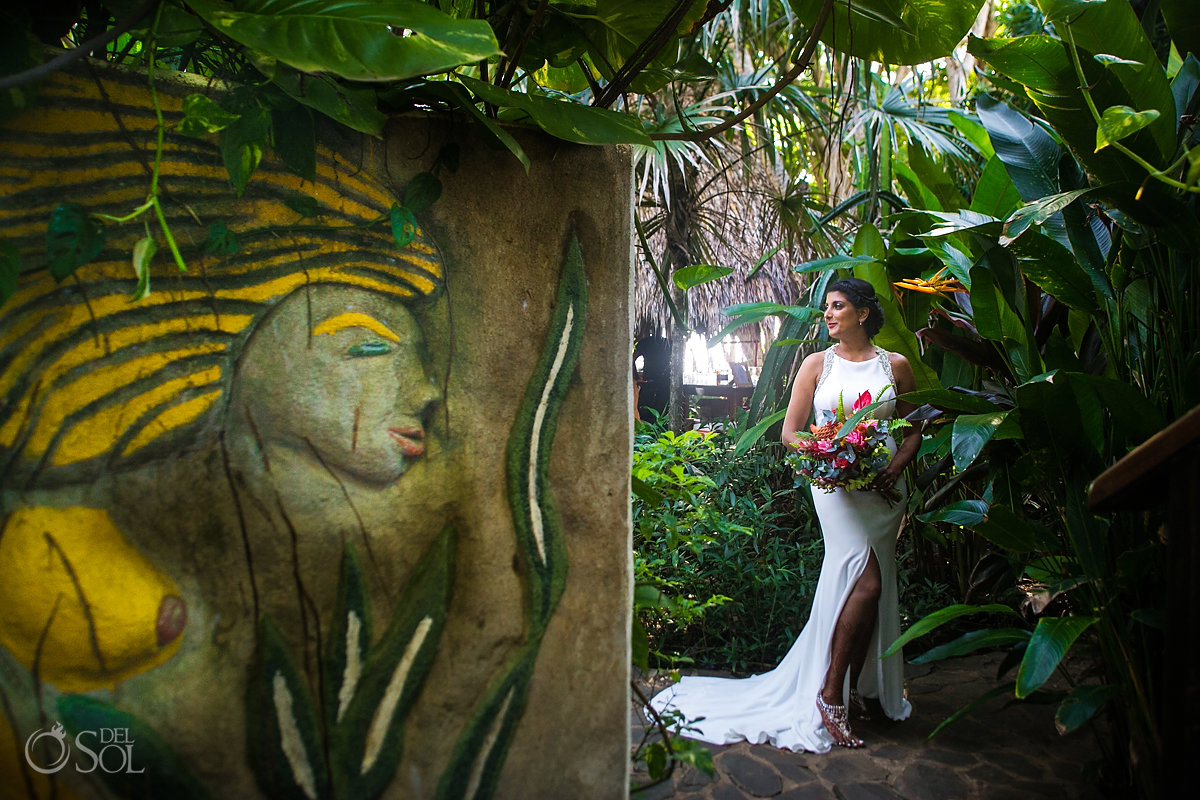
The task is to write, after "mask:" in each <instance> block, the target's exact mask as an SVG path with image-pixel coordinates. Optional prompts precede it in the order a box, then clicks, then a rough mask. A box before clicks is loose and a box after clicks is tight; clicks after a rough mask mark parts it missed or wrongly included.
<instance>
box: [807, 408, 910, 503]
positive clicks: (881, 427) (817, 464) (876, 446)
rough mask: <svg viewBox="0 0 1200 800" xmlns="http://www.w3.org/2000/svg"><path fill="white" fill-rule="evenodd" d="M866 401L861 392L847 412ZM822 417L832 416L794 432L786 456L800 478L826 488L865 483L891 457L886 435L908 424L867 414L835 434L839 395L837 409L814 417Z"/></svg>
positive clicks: (842, 414)
mask: <svg viewBox="0 0 1200 800" xmlns="http://www.w3.org/2000/svg"><path fill="white" fill-rule="evenodd" d="M884 391H886V387H885V389H884ZM880 394H883V392H882V391H881V392H880ZM870 404H871V393H870V392H869V391H868V392H863V393H862V394H860V395H859V396H858V399H856V400H855V401H854V403H853V404H852V405H851V407H850V411H851V414H857V413H858V412H859V411H861V410H863V409H864V408H866V407H867V406H869V405H870ZM826 416H832V419H830V420H829V421H827V422H825V423H824V424H821V425H810V426H809V432H808V433H805V432H802V431H800V432H797V433H796V442H795V445H794V447H795V450H794V452H792V453H789V454H788V457H787V459H788V463H790V464H791V465H792V467H793V468H794V469H795V470H796V472H797V474H798V476H799V478H800V480H803V481H806V482H807V483H810V484H812V485H813V486H816V487H818V488H820V489H824V490H826V491H833V490H835V489H847V490H853V489H862V488H865V487H867V486H869V485H870V483H871V481H873V480H874V479H875V476H876V475H878V474H879V471H880V470H882V469H883V468H884V467H886V466H887V464H888V462H889V461H890V460H891V457H892V455H891V451H890V450H889V449H888V446H887V443H886V442H887V438H888V436H890V435H891V434H892V433H893V432H894V431H896V430H897V429H899V428H903V427H905V426H907V425H908V423H907V422H905V421H904V420H902V419H876V418H875V417H873V416H870V415H868V416H865V417H863V418H862V419H860V420H859V421H858V422H857V423H856V424H855V426H854V427H853V428H851V429H850V430H849V431H847V432H846V434H845V435H844V436H838V433H839V432H840V431H841V429H842V428H843V427H844V426H845V424H846V419H847V416H846V407H845V403H844V402H843V400H842V398H841V396H839V397H838V405H837V408H833V409H829V411H827V412H825V411H822V412H821V413H820V414H819V415H818V419H820V418H822V417H826Z"/></svg>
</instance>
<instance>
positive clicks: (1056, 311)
mask: <svg viewBox="0 0 1200 800" xmlns="http://www.w3.org/2000/svg"><path fill="white" fill-rule="evenodd" d="M1039 6H1040V9H1041V13H1042V14H1044V30H1041V31H1039V32H1035V33H1032V34H1029V35H1026V36H1021V37H1018V38H1015V39H1003V38H997V39H986V40H984V39H972V40H971V43H970V50H971V52H972V53H974V54H975V55H976V56H977V57H978V58H979V59H980V60H981V61H983V62H984V63H986V64H987V65H988V66H989V67H990V68H991V69H992V70H994V72H993V73H990V74H989V76H988V77H987V81H988V82H989V84H990V86H991V88H992V90H993V92H995V94H996V95H997V96H999V97H1002V98H1009V99H1010V100H1012V104H1009V103H1006V102H1003V100H1000V99H996V97H992V96H988V95H980V96H979V97H978V100H977V109H978V118H979V123H978V124H975V123H972V122H971V120H970V119H969V118H967V117H965V116H963V117H959V118H955V124H956V125H957V126H959V127H960V129H962V130H963V131H964V133H965V134H967V135H969V136H970V137H971V138H972V141H973V142H975V143H976V146H977V147H978V149H979V151H980V152H981V153H982V154H983V156H984V157H985V159H986V161H985V163H984V167H983V170H982V172H981V174H980V177H979V179H978V180H977V181H976V182H975V184H974V186H973V187H970V186H968V187H967V188H968V189H969V190H970V191H969V192H966V193H964V192H963V191H962V190H961V187H959V188H957V189H956V191H949V189H950V188H954V187H950V186H947V187H946V190H943V191H938V190H937V188H936V187H937V184H938V183H942V182H943V180H944V179H943V178H941V177H939V176H937V175H932V177H933V179H934V180H933V182H932V183H933V185H931V181H930V180H929V177H930V175H929V174H926V175H922V174H920V173H919V171H917V170H914V171H913V172H914V176H911V177H910V179H909V180H907V181H905V182H904V183H907V184H909V185H907V186H906V187H905V189H904V191H905V194H906V195H907V197H908V200H909V202H910V203H911V205H912V206H913V208H914V209H916V210H914V211H912V212H909V213H905V214H902V215H899V216H898V217H896V218H895V220H894V223H893V225H892V227H891V229H890V230H888V231H887V232H886V233H887V235H886V237H884V236H883V235H880V233H878V232H876V231H874V230H873V229H872V228H870V227H869V226H863V227H862V228H860V230H859V232H858V235H857V236H856V238H855V243H854V246H853V247H852V248H851V249H850V253H849V254H848V255H845V256H840V257H838V258H835V259H826V260H823V261H822V262H815V263H813V264H810V265H806V266H805V268H806V269H810V270H818V271H827V270H829V269H830V268H833V267H840V268H843V269H845V270H847V271H852V272H853V273H854V274H856V275H858V276H860V277H863V278H865V279H867V280H869V281H871V282H872V283H873V284H874V285H875V286H876V289H877V291H879V292H880V293H881V294H882V295H883V296H884V297H885V301H888V302H890V303H891V305H890V307H889V308H888V309H887V310H886V313H887V315H888V316H889V318H891V319H895V320H896V321H897V328H896V329H894V330H892V331H891V332H890V333H889V332H886V331H885V335H886V338H887V340H888V341H887V343H884V342H883V341H881V344H883V346H885V347H887V348H888V349H898V348H897V345H898V346H900V347H906V346H907V347H909V349H908V350H901V352H905V353H906V354H907V355H909V358H910V360H915V362H914V363H915V364H916V363H919V364H920V366H918V367H917V371H918V381H919V384H921V385H920V386H919V390H918V391H917V392H914V393H912V394H910V395H909V396H908V398H907V399H909V400H911V401H912V402H914V403H917V404H918V405H921V407H920V408H919V409H918V411H917V412H916V415H915V416H916V417H917V418H922V419H925V420H927V422H928V423H929V427H928V430H927V435H928V438H927V441H926V442H925V444H924V446H923V448H922V452H921V465H922V466H921V469H920V470H919V471H918V472H919V474H918V475H917V477H916V479H915V481H914V485H915V486H916V491H915V492H914V494H913V498H912V503H913V505H914V510H916V511H917V512H919V513H918V514H917V517H916V520H917V523H918V532H919V536H920V539H922V540H925V541H927V542H928V541H932V542H935V543H937V546H938V548H939V551H940V552H942V553H953V554H954V556H955V557H956V558H959V559H960V561H959V563H958V564H957V565H955V566H954V569H953V572H954V574H955V576H956V579H957V582H958V585H959V587H960V591H961V592H962V596H963V597H964V598H967V597H968V596H969V599H970V602H969V603H963V604H956V605H954V606H951V607H949V608H946V609H943V610H941V611H938V612H936V613H934V614H932V615H930V616H929V617H927V618H926V619H924V620H922V621H920V622H918V623H917V624H915V625H913V626H912V627H911V628H910V629H909V630H908V631H907V632H906V633H905V634H904V635H903V636H902V637H901V639H900V640H899V641H897V642H896V643H895V645H894V646H893V647H894V648H898V647H899V646H901V645H903V644H905V643H906V642H911V641H912V640H914V639H915V638H917V637H919V636H921V635H923V634H925V633H927V632H929V631H931V630H933V629H934V628H936V627H937V626H938V625H940V624H943V623H946V622H949V621H951V620H960V621H961V618H964V617H965V616H967V615H972V614H978V613H981V612H990V613H993V614H996V615H998V616H995V617H993V618H994V619H996V620H998V621H999V624H1000V627H997V628H991V627H987V628H981V629H979V630H973V631H969V632H968V633H966V634H964V635H962V636H961V637H959V638H957V639H955V640H953V641H951V642H948V643H945V644H942V645H939V646H938V647H936V648H934V649H933V650H931V651H930V652H928V653H926V654H925V655H924V656H922V657H921V658H922V660H932V659H936V658H944V657H948V656H954V655H961V654H964V653H968V652H971V651H974V650H977V649H979V648H982V647H1003V648H1006V649H1008V650H1009V656H1008V658H1007V659H1006V660H1005V662H1004V668H1003V670H1002V674H1003V675H1004V676H1007V678H1006V682H1005V683H1004V684H1003V685H1001V686H999V687H997V688H996V689H994V690H992V691H991V692H989V693H988V694H987V695H985V696H984V697H983V698H980V701H982V700H985V699H987V698H988V697H992V696H995V695H997V694H1005V693H1008V694H1013V695H1015V697H1016V698H1018V699H1025V698H1041V699H1053V700H1054V701H1055V702H1057V703H1058V709H1057V712H1056V724H1057V725H1058V727H1059V729H1060V731H1062V732H1064V733H1066V732H1070V731H1072V730H1075V729H1077V728H1079V727H1081V726H1083V725H1085V724H1086V723H1087V722H1088V721H1089V720H1091V719H1092V718H1093V717H1094V715H1095V714H1096V713H1097V712H1098V711H1099V710H1101V709H1106V710H1107V713H1108V717H1109V720H1110V725H1109V726H1108V727H1109V730H1110V731H1111V736H1110V737H1109V738H1108V739H1107V740H1105V741H1106V743H1107V746H1106V751H1107V755H1108V757H1109V763H1110V767H1111V769H1112V771H1111V773H1110V774H1109V776H1108V777H1109V780H1110V781H1112V782H1113V783H1114V784H1115V785H1116V786H1117V787H1125V788H1124V790H1134V791H1137V792H1138V794H1140V795H1141V796H1144V797H1153V796H1157V794H1158V784H1157V781H1158V779H1159V764H1158V759H1159V755H1160V753H1161V744H1162V742H1161V735H1162V733H1161V730H1160V720H1159V718H1158V716H1157V713H1156V709H1157V708H1158V707H1159V705H1158V704H1159V703H1160V702H1161V700H1160V697H1159V693H1160V692H1161V691H1162V688H1161V684H1160V677H1161V658H1160V656H1159V653H1160V651H1161V645H1162V637H1163V635H1164V632H1163V630H1162V623H1163V608H1164V595H1163V585H1162V582H1161V580H1159V578H1158V576H1159V575H1161V565H1162V560H1163V558H1164V553H1163V548H1162V544H1161V540H1160V539H1159V537H1158V536H1156V535H1155V531H1156V529H1157V527H1158V526H1159V524H1160V523H1161V520H1160V519H1159V518H1158V516H1157V515H1153V514H1151V515H1131V514H1118V515H1115V516H1113V517H1111V518H1102V517H1099V516H1096V515H1095V514H1093V513H1092V512H1091V511H1090V510H1089V508H1088V504H1087V487H1088V484H1089V482H1090V480H1091V479H1093V478H1095V477H1096V476H1097V475H1098V474H1099V473H1100V472H1101V471H1103V470H1104V468H1105V467H1107V466H1108V465H1109V464H1111V463H1112V462H1113V461H1114V460H1115V459H1116V458H1118V457H1120V456H1121V455H1123V454H1124V453H1125V452H1127V451H1128V450H1129V449H1130V448H1131V447H1133V446H1134V445H1136V444H1138V443H1139V442H1141V441H1142V440H1144V439H1145V438H1147V437H1148V436H1149V435H1150V434H1152V433H1154V432H1156V431H1157V430H1158V429H1159V428H1160V427H1161V426H1162V425H1163V424H1164V423H1166V422H1168V421H1170V420H1172V419H1174V418H1176V417H1178V416H1179V415H1180V414H1182V413H1183V412H1184V411H1186V410H1187V409H1189V408H1191V407H1192V406H1194V405H1195V404H1196V403H1197V402H1200V303H1198V302H1197V298H1196V286H1195V280H1196V278H1195V276H1196V275H1197V270H1196V262H1195V255H1194V253H1195V252H1196V245H1197V243H1198V242H1200V225H1198V224H1197V213H1196V210H1197V209H1196V192H1197V188H1198V187H1197V178H1200V170H1196V169H1194V168H1193V166H1192V164H1193V163H1195V159H1196V158H1200V147H1198V146H1197V145H1198V140H1197V136H1196V131H1195V126H1194V124H1193V123H1192V115H1193V114H1194V112H1195V110H1196V108H1197V106H1198V105H1200V93H1198V92H1197V87H1198V86H1200V63H1198V62H1197V61H1196V59H1195V56H1194V55H1191V54H1187V55H1186V57H1184V56H1181V55H1179V53H1180V52H1183V53H1186V52H1187V48H1189V47H1194V43H1192V42H1188V41H1187V40H1186V39H1184V38H1176V39H1175V40H1174V41H1173V43H1172V44H1173V46H1174V47H1176V48H1178V49H1177V50H1170V51H1169V52H1167V53H1166V54H1165V57H1164V58H1161V59H1160V58H1159V57H1158V55H1157V52H1159V51H1156V49H1155V46H1154V42H1152V41H1151V39H1150V38H1149V37H1148V36H1147V34H1146V30H1147V29H1149V30H1154V26H1153V25H1152V24H1151V23H1152V22H1153V20H1139V19H1138V18H1137V17H1136V15H1135V14H1134V12H1133V11H1132V10H1131V9H1130V7H1129V6H1128V5H1127V4H1126V3H1125V2H1122V0H1095V2H1059V1H1058V0H1044V2H1040V3H1039ZM1167 21H1168V23H1169V24H1168V28H1167V29H1168V31H1169V32H1171V33H1172V34H1174V32H1175V31H1176V30H1177V28H1176V27H1175V26H1174V25H1173V24H1170V23H1171V18H1170V17H1169V16H1168V20H1167ZM1179 30H1180V32H1181V34H1182V33H1185V32H1186V31H1187V30H1189V29H1188V28H1186V27H1185V28H1182V29H1179ZM1047 31H1048V32H1047ZM1171 53H1174V55H1171ZM1029 101H1032V106H1029V105H1027V104H1028V103H1029ZM1016 106H1023V107H1027V108H1029V109H1030V110H1029V112H1028V113H1023V112H1022V111H1021V110H1019V108H1018V107H1016ZM980 133H982V134H983V135H982V136H981V135H980ZM943 185H944V184H943ZM893 287H895V288H893ZM890 298H894V299H891V300H889V299H890ZM914 334H915V337H919V342H920V344H921V347H919V348H918V347H916V346H915V345H916V344H917V338H915V337H914ZM881 338H884V337H881ZM922 374H923V375H924V376H925V377H924V378H922ZM943 557H945V556H943ZM1014 590H1015V591H1016V592H1019V594H1017V595H1016V597H1017V598H1018V602H1016V603H1012V602H1011V601H1012V600H1013V597H1014ZM989 601H990V602H989ZM996 601H1000V602H996ZM1014 606H1015V607H1016V609H1014ZM1068 651H1071V656H1070V657H1068V656H1067V653H1068ZM1014 670H1015V674H1014V672H1013V671H1014ZM1056 672H1057V673H1058V674H1060V675H1061V676H1062V678H1063V679H1065V681H1066V685H1067V687H1068V688H1067V690H1065V691H1064V690H1054V691H1051V690H1049V689H1047V688H1046V681H1047V679H1048V678H1050V677H1051V675H1052V674H1054V673H1056ZM1118 697H1119V698H1121V700H1122V701H1123V702H1120V703H1118V702H1115V698H1118ZM972 705H974V704H972ZM966 710H969V709H964V711H966ZM956 717H957V715H956Z"/></svg>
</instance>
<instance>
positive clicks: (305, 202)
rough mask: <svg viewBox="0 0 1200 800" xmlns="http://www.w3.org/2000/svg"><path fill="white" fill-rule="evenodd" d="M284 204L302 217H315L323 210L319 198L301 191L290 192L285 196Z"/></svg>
mask: <svg viewBox="0 0 1200 800" xmlns="http://www.w3.org/2000/svg"><path fill="white" fill-rule="evenodd" d="M283 204H284V205H285V206H287V207H288V208H290V209H291V210H292V211H295V212H296V213H297V214H299V215H300V218H301V219H307V218H308V217H315V216H316V215H317V213H318V212H319V211H320V210H321V204H320V202H318V201H317V198H315V197H313V196H312V195H307V194H301V193H299V192H289V193H288V194H287V196H285V197H284V198H283Z"/></svg>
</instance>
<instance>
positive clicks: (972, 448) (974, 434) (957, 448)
mask: <svg viewBox="0 0 1200 800" xmlns="http://www.w3.org/2000/svg"><path fill="white" fill-rule="evenodd" d="M1007 416H1008V412H1007V411H996V412H991V413H988V414H961V415H959V416H958V418H957V419H955V420H954V433H953V434H952V435H951V438H950V452H951V453H952V454H953V456H954V468H955V469H957V470H958V471H959V472H961V471H963V470H964V469H966V468H967V467H969V466H970V465H971V463H972V462H973V461H974V460H975V459H976V457H978V455H979V451H980V450H982V449H983V446H984V445H985V444H987V443H988V441H989V440H990V439H991V438H992V434H994V433H995V432H996V429H997V428H999V427H1000V424H1001V423H1002V422H1004V418H1005V417H1007Z"/></svg>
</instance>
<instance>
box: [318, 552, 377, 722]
mask: <svg viewBox="0 0 1200 800" xmlns="http://www.w3.org/2000/svg"><path fill="white" fill-rule="evenodd" d="M327 636H328V638H327V639H326V640H325V680H324V681H322V682H321V683H322V686H321V688H322V705H323V707H324V712H325V728H326V730H331V731H332V730H334V729H335V728H336V727H337V726H338V724H340V723H341V721H342V720H343V719H345V716H346V711H347V710H348V709H349V707H350V701H351V700H352V699H353V698H354V692H355V690H356V689H357V688H358V680H359V678H360V677H362V668H363V665H364V664H365V663H366V661H367V650H368V648H369V647H370V644H371V607H370V603H369V602H368V599H367V585H366V581H365V580H363V574H362V567H361V566H360V565H359V563H358V554H357V553H356V552H355V550H354V547H352V546H351V545H350V544H349V543H347V544H346V547H345V549H344V550H343V551H342V565H341V572H340V575H339V577H338V587H337V599H336V600H335V601H334V606H333V619H332V620H330V625H329V632H328V634H327Z"/></svg>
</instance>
